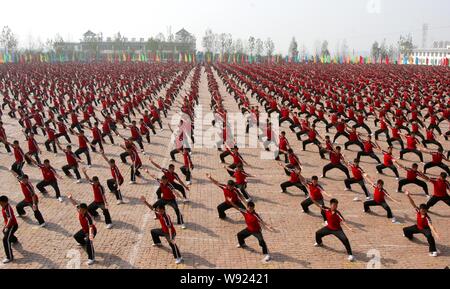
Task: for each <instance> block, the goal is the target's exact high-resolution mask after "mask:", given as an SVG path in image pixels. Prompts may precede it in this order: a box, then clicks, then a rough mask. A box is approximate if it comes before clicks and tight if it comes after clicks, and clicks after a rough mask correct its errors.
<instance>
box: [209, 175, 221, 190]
mask: <svg viewBox="0 0 450 289" xmlns="http://www.w3.org/2000/svg"><path fill="white" fill-rule="evenodd" d="M206 177H207V178H208V179H209V180H210V181H211V182H212V183H213V184H215V185H216V186H218V187H220V183H219V182H218V181H217V180H215V179H214V178H213V177H211V175H210V174H209V173H207V174H206Z"/></svg>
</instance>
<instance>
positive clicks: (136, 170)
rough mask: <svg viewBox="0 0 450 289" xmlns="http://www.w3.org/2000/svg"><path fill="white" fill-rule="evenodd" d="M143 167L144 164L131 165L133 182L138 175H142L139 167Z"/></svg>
mask: <svg viewBox="0 0 450 289" xmlns="http://www.w3.org/2000/svg"><path fill="white" fill-rule="evenodd" d="M141 167H142V165H138V166H135V165H131V174H130V178H131V181H132V182H135V181H136V177H139V176H140V175H141V172H140V171H139V169H140V168H141Z"/></svg>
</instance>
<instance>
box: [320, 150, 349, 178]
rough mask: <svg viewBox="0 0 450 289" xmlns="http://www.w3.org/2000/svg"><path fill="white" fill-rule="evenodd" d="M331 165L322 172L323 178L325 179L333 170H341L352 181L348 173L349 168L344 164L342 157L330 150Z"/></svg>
mask: <svg viewBox="0 0 450 289" xmlns="http://www.w3.org/2000/svg"><path fill="white" fill-rule="evenodd" d="M329 153H330V163H329V164H327V165H326V166H324V167H323V170H322V176H323V177H324V178H325V177H326V173H327V172H328V171H330V170H333V169H339V170H341V171H342V172H344V173H345V175H346V176H347V179H350V172H349V171H348V168H347V167H346V166H345V165H344V164H342V162H341V160H342V155H341V154H340V153H338V152H336V151H334V150H330V151H329Z"/></svg>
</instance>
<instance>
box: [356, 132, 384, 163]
mask: <svg viewBox="0 0 450 289" xmlns="http://www.w3.org/2000/svg"><path fill="white" fill-rule="evenodd" d="M363 146H364V150H363V151H361V152H358V154H357V157H356V158H357V159H358V161H359V160H360V159H361V157H362V156H368V157H371V158H373V159H374V160H376V161H377V162H378V163H379V164H381V161H380V159H379V158H378V156H377V155H376V154H375V152H374V150H373V149H374V148H376V147H377V144H376V143H374V142H372V136H370V135H369V136H368V137H367V140H365V141H364V142H363Z"/></svg>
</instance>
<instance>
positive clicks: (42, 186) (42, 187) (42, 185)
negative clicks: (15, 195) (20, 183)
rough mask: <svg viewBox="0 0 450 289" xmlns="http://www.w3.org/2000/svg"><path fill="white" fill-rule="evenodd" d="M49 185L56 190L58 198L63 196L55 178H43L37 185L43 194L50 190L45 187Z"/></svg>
mask: <svg viewBox="0 0 450 289" xmlns="http://www.w3.org/2000/svg"><path fill="white" fill-rule="evenodd" d="M48 186H51V187H52V188H53V189H54V190H55V193H56V197H57V198H59V197H61V192H60V190H59V186H58V181H56V180H53V181H46V180H42V181H40V182H39V183H38V184H37V185H36V188H37V189H38V190H39V192H41V193H43V194H47V193H48V192H47V190H46V189H45V187H48Z"/></svg>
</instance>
